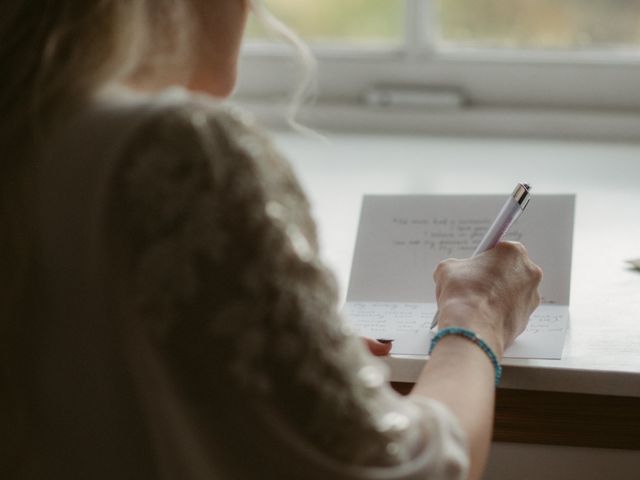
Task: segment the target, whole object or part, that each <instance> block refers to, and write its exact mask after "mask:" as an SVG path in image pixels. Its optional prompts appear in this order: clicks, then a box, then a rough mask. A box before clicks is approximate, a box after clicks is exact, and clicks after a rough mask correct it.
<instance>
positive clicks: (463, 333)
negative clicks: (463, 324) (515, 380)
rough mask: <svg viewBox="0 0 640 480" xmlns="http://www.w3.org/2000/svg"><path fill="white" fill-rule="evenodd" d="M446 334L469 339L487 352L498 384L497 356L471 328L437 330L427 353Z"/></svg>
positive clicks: (498, 364) (498, 367)
mask: <svg viewBox="0 0 640 480" xmlns="http://www.w3.org/2000/svg"><path fill="white" fill-rule="evenodd" d="M447 335H460V336H461V337H464V338H466V339H468V340H471V341H472V342H473V343H475V344H476V345H478V346H479V347H480V348H481V349H482V351H483V352H484V353H486V354H487V356H488V357H489V360H491V363H492V364H493V368H494V369H495V371H496V375H495V380H496V386H498V384H499V383H500V378H501V377H502V367H501V366H500V362H498V357H496V354H495V353H493V350H491V347H490V346H489V345H487V343H486V342H485V341H484V340H482V339H481V338H480V337H478V336H477V335H476V334H475V333H474V332H472V331H471V330H467V329H466V328H460V327H447V328H443V329H442V330H440V331H438V333H436V334H435V335H434V337H433V338H432V339H431V348H429V355H431V352H433V349H434V348H436V345H437V344H438V342H439V341H440V340H442V339H443V338H444V337H446V336H447Z"/></svg>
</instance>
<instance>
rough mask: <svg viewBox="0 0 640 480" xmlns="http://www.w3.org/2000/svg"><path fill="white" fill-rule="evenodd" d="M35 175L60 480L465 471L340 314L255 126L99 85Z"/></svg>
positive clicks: (49, 446)
mask: <svg viewBox="0 0 640 480" xmlns="http://www.w3.org/2000/svg"><path fill="white" fill-rule="evenodd" d="M39 182H40V183H39V187H38V188H39V190H40V191H41V192H42V195H41V197H40V199H39V203H38V205H39V208H38V211H39V212H40V219H41V220H40V225H41V226H40V237H41V244H42V248H41V251H42V254H41V256H42V261H41V263H42V274H41V277H42V285H43V290H42V291H43V292H45V294H43V298H42V299H41V300H40V304H41V305H42V307H41V309H40V311H41V312H42V313H43V315H41V317H42V318H41V320H40V323H41V324H42V325H40V327H39V328H40V331H41V332H43V333H42V336H43V338H45V339H46V340H41V343H46V344H47V345H48V347H47V349H45V350H46V351H45V352H44V353H43V354H41V355H40V357H41V360H40V362H41V365H40V364H38V363H37V362H36V367H35V368H36V370H38V369H40V370H41V371H42V373H41V375H40V376H41V377H42V378H46V379H47V380H40V381H38V382H37V384H36V386H35V390H36V391H37V392H38V395H39V398H40V399H41V400H42V402H43V403H46V404H47V405H46V406H45V407H42V406H41V405H40V407H39V411H40V417H38V418H42V419H44V420H42V422H43V424H45V423H46V424H48V425H49V424H53V425H57V424H60V425H64V427H61V428H60V429H57V430H56V429H55V428H49V429H46V432H45V428H44V427H42V431H41V432H40V435H39V437H40V438H41V441H40V443H42V445H41V446H40V447H37V448H34V452H35V453H34V457H37V458H38V459H39V462H35V464H40V465H43V466H44V467H42V468H46V469H47V471H48V472H49V473H50V478H56V475H54V474H53V472H57V474H59V475H60V477H62V476H68V475H71V476H72V477H73V478H89V477H84V476H83V474H89V473H90V475H91V478H116V477H117V478H180V479H200V478H202V479H204V478H207V479H210V478H220V479H227V478H242V479H250V478H283V479H284V478H292V479H293V478H336V479H339V478H340V479H341V478H344V479H458V478H464V477H465V476H466V469H467V463H468V453H467V451H466V446H465V441H464V438H463V437H462V435H461V433H460V429H459V427H458V425H457V423H456V421H455V419H454V418H453V417H452V415H451V414H450V413H449V412H448V411H447V409H446V408H445V407H444V406H443V405H441V404H439V403H437V402H435V401H427V400H418V399H416V398H413V397H407V398H404V397H401V396H399V395H397V394H396V393H395V392H393V391H392V390H391V389H390V387H389V386H388V384H387V382H386V380H387V372H386V369H385V367H384V365H383V364H382V363H381V362H379V361H377V360H376V359H375V358H373V357H372V356H371V355H370V354H369V353H368V352H367V351H366V349H365V348H364V346H363V343H362V341H361V340H360V339H358V338H357V337H355V336H354V335H353V334H352V333H351V332H350V331H349V328H348V327H347V326H346V325H345V323H344V322H343V319H342V318H341V316H340V314H339V311H338V305H337V295H336V286H335V282H334V279H333V277H332V275H331V273H330V272H329V271H327V269H326V268H325V267H324V265H323V264H322V262H321V261H320V260H319V257H318V249H317V239H316V232H315V227H314V222H313V220H312V219H311V217H310V214H309V204H308V201H307V199H306V197H305V195H304V194H303V192H302V191H301V189H300V186H299V184H298V182H297V181H296V178H295V177H294V175H293V173H292V171H291V169H290V167H289V166H288V165H287V163H286V162H285V161H284V160H283V159H282V157H281V156H280V155H279V153H278V152H277V151H276V150H275V149H274V148H273V146H272V145H271V144H270V142H269V141H268V140H267V139H266V138H265V137H264V135H263V134H261V133H260V132H259V131H258V130H257V129H256V128H255V127H254V126H252V125H251V122H250V121H248V120H247V119H246V118H245V117H244V116H243V115H241V114H239V113H237V112H234V111H232V110H230V109H229V108H228V107H224V106H221V105H219V104H218V103H216V102H214V101H213V100H211V99H207V98H205V97H195V96H191V95H189V94H187V93H185V92H183V91H176V90H173V91H170V92H165V93H163V94H161V95H157V96H153V97H142V96H135V95H129V94H122V93H117V94H116V93H114V92H110V93H105V94H103V95H102V96H100V97H98V99H96V101H95V102H94V103H92V104H91V105H90V106H89V107H87V108H86V110H85V111H83V112H80V113H78V114H77V115H76V116H75V117H74V118H73V119H71V120H69V121H68V122H65V124H64V125H63V126H61V128H59V129H58V132H57V133H56V135H55V136H54V137H53V138H52V139H51V140H50V145H49V146H48V148H47V149H46V151H45V152H44V153H43V155H42V161H41V166H40V175H39ZM43 325H45V326H43ZM34 345H36V347H34V348H37V346H38V345H40V346H41V344H40V343H38V342H35V343H34ZM38 365H40V366H38ZM61 405H63V406H64V408H62V407H61ZM70 412H71V413H72V414H70ZM61 417H64V420H61ZM114 445H116V446H114ZM43 451H47V452H49V453H43ZM52 451H53V452H54V453H51V452H52ZM38 452H39V453H38ZM63 452H64V453H63ZM60 455H63V457H64V458H66V459H67V460H66V461H65V462H61V461H60V460H59V457H60ZM36 471H37V470H36ZM78 473H80V474H79V475H78ZM34 476H37V474H34Z"/></svg>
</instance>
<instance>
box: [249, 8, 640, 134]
mask: <svg viewBox="0 0 640 480" xmlns="http://www.w3.org/2000/svg"><path fill="white" fill-rule="evenodd" d="M434 2H435V0H404V5H405V15H404V18H405V26H406V30H405V36H404V42H403V43H402V44H400V45H397V46H394V45H389V46H383V47H381V46H373V47H368V48H367V47H362V46H357V47H350V46H345V47H339V46H322V45H317V46H314V47H313V50H314V53H315V55H316V58H317V60H318V64H319V71H318V76H317V93H316V99H315V103H314V105H315V106H309V107H306V109H305V110H306V114H307V117H308V118H309V119H310V121H311V122H312V123H313V118H314V110H316V111H321V110H322V109H324V110H325V111H327V112H328V109H330V107H331V106H332V105H333V106H334V107H335V108H337V109H340V108H342V109H343V110H344V109H345V108H348V109H352V110H353V111H354V112H355V111H357V110H358V109H360V110H365V111H366V110H369V111H370V113H371V111H373V112H375V114H376V115H381V116H383V117H384V114H385V113H393V115H388V116H389V118H392V117H397V116H398V114H399V112H400V111H401V110H402V109H403V108H405V110H407V113H410V114H411V116H412V117H416V116H418V117H419V115H418V114H419V113H422V114H423V115H424V116H425V117H429V116H442V115H443V114H446V115H449V116H455V114H458V115H459V116H461V117H464V116H465V115H466V116H467V117H469V114H473V115H474V116H477V117H479V120H478V121H482V120H480V119H481V117H482V116H481V115H477V114H478V113H479V112H482V111H487V112H494V113H495V112H498V111H502V112H504V113H505V114H506V115H507V117H508V116H511V117H513V116H514V114H517V115H515V116H517V117H518V118H524V117H523V113H524V112H532V113H534V114H535V115H534V116H533V117H532V119H533V120H529V121H524V123H523V128H522V130H524V131H527V129H528V130H530V131H531V132H532V133H533V134H534V135H536V134H537V133H541V134H542V135H543V136H546V135H545V128H544V125H539V127H538V128H536V123H538V124H541V123H545V121H541V120H535V119H534V118H538V119H540V118H541V116H542V117H544V115H543V114H546V115H547V116H548V117H549V118H552V117H554V116H555V117H556V119H555V121H553V122H551V123H550V124H549V125H551V124H552V125H553V128H554V130H553V131H554V132H556V133H558V134H563V131H565V132H570V131H572V128H571V126H570V125H567V126H566V128H559V126H558V125H557V124H558V122H559V121H560V119H561V118H566V119H569V118H575V117H576V115H577V116H580V115H581V116H582V117H583V118H584V119H586V118H587V117H589V118H590V119H591V120H590V121H589V122H587V123H589V124H594V125H595V124H597V118H598V117H601V118H602V119H604V118H605V117H607V116H608V117H609V118H610V119H611V118H613V117H612V116H617V117H616V121H615V122H614V124H615V128H613V127H612V128H611V131H607V129H606V128H605V129H604V130H602V129H598V128H595V130H597V132H598V133H599V134H601V135H603V136H604V137H611V138H615V137H616V136H621V137H622V138H623V139H635V138H640V125H638V123H640V122H639V121H638V118H636V117H637V116H640V48H639V49H638V52H631V51H618V50H608V51H604V50H601V51H598V50H595V49H594V50H590V51H578V52H573V51H571V52H569V51H567V52H557V51H554V52H547V51H540V50H518V51H516V50H498V49H495V50H494V49H484V48H463V47H442V46H438V47H436V44H435V42H434V39H435V38H436V37H437V35H436V33H437V30H436V28H434V27H432V28H429V25H433V24H434V23H433V19H434V18H435V3H434ZM240 72H241V74H240V82H239V86H238V94H237V98H238V99H239V100H240V102H241V103H242V102H244V103H246V104H253V105H254V106H255V105H256V104H260V106H261V107H260V108H261V109H262V111H263V112H264V111H265V109H266V105H267V104H275V105H281V104H282V101H283V99H284V98H286V97H287V95H288V94H289V93H290V92H291V91H292V89H293V88H294V85H295V80H296V78H297V72H296V65H295V61H293V60H292V54H291V50H290V49H289V48H287V47H286V46H283V45H273V44H264V43H263V44H259V43H257V44H256V43H254V44H247V45H245V46H244V47H243V52H242V56H241V61H240ZM377 86H387V87H390V88H397V89H400V90H402V89H406V88H419V89H424V90H425V91H430V90H433V91H448V92H456V93H457V94H459V95H460V98H461V105H460V106H458V107H457V108H450V109H447V110H446V111H445V112H443V111H442V108H441V106H437V107H435V108H429V107H428V106H426V107H425V106H422V108H415V109H411V108H406V107H407V106H406V105H405V106H397V107H395V106H393V108H387V109H386V110H385V109H381V108H379V106H375V105H374V106H372V105H368V104H367V102H366V101H365V100H364V99H365V98H366V96H365V93H366V92H367V91H370V90H371V89H372V88H376V87H377ZM388 110H393V111H392V112H389V111H388ZM408 110H412V111H411V112H409V111H408ZM316 113H317V112H316ZM361 113H362V115H364V112H361ZM327 115H328V113H327ZM316 116H317V115H316ZM345 117H348V115H347V116H345ZM489 117H491V115H489ZM381 120H382V119H380V120H378V121H377V123H380V121H381ZM574 121H575V120H574ZM469 122H471V120H469ZM321 123H322V122H320V124H321ZM366 123H367V122H364V124H366ZM377 123H376V124H377ZM396 123H397V121H396ZM400 123H402V122H400ZM453 123H454V122H453ZM463 123H464V124H466V123H465V122H463ZM471 123H473V122H471ZM499 123H500V122H498V124H499ZM560 123H562V122H560ZM578 123H580V122H578ZM621 123H624V124H625V128H622V129H621V128H620V124H621ZM425 124H429V122H428V121H426V122H425ZM333 125H335V126H336V127H340V122H339V121H337V122H334V123H333ZM486 126H487V127H488V128H489V129H490V127H491V125H490V124H487V125H486ZM525 127H527V128H525ZM363 128H364V129H366V128H367V127H366V125H363ZM465 128H466V129H467V130H468V129H469V127H468V126H467V127H465ZM416 130H422V129H421V128H418V129H416ZM427 130H429V129H427ZM445 130H447V129H445ZM449 130H450V132H451V133H458V132H457V129H456V128H455V127H454V126H453V125H452V127H451V128H450V129H449ZM472 130H473V129H472ZM480 130H482V129H480ZM547 130H549V129H548V128H547ZM573 130H575V128H574V129H573ZM593 130H594V128H591V129H587V130H586V131H585V132H584V134H585V136H592V135H593V133H594V132H593ZM496 131H497V132H498V131H499V129H497V128H496ZM462 133H464V132H462ZM573 133H574V134H577V135H578V136H580V135H579V132H577V131H575V132H573Z"/></svg>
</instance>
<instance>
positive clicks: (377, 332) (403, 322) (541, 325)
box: [344, 302, 569, 359]
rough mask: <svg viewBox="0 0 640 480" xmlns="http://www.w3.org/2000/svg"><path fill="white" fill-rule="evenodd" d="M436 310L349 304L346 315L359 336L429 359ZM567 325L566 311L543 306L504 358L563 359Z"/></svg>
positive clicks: (411, 305) (423, 305)
mask: <svg viewBox="0 0 640 480" xmlns="http://www.w3.org/2000/svg"><path fill="white" fill-rule="evenodd" d="M436 308H437V307H436V304H434V303H394V302H347V303H346V304H345V307H344V313H345V316H346V317H347V319H348V320H349V321H350V322H351V324H352V325H353V327H354V328H355V329H356V331H357V333H358V334H359V335H362V336H365V337H370V338H388V339H393V340H394V342H393V348H392V350H391V353H392V354H396V355H416V356H426V355H427V354H428V353H429V345H430V344H431V338H432V335H433V332H431V331H430V329H429V327H430V323H431V319H432V318H433V315H434V314H435V312H436ZM568 322H569V312H568V309H567V308H566V307H564V306H557V305H541V306H540V307H538V309H537V310H536V311H535V312H534V313H533V315H532V316H531V319H530V320H529V324H528V326H527V329H526V330H525V331H524V333H522V335H520V336H519V337H518V338H517V339H516V341H515V342H514V343H513V345H511V346H510V347H509V348H508V349H507V350H506V351H505V354H504V357H505V358H541V359H542V358H546V359H560V358H561V357H562V348H563V346H564V335H565V332H566V330H567V327H568Z"/></svg>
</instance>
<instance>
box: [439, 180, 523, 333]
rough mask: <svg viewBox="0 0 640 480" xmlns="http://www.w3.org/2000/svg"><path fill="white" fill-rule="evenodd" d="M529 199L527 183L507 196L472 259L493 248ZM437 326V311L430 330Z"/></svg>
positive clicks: (518, 185) (521, 184)
mask: <svg viewBox="0 0 640 480" xmlns="http://www.w3.org/2000/svg"><path fill="white" fill-rule="evenodd" d="M530 199H531V185H529V184H528V183H518V184H517V185H516V188H515V189H514V190H513V193H512V194H511V195H509V198H507V201H506V202H505V204H504V205H503V206H502V208H501V209H500V213H498V216H497V217H496V219H495V220H494V221H493V223H492V224H491V226H490V227H489V230H487V233H485V235H484V237H483V238H482V240H481V241H480V243H479V244H478V246H477V247H476V249H475V251H474V252H473V255H472V257H475V256H476V255H478V254H480V253H482V252H486V251H487V250H490V249H492V248H493V247H495V246H496V245H497V244H498V242H500V240H502V238H503V237H504V236H505V235H506V233H507V232H508V231H509V228H511V225H513V223H514V222H515V221H516V220H517V219H518V217H520V215H522V212H524V209H525V208H527V205H529V200H530ZM437 324H438V311H436V314H435V315H434V316H433V320H432V321H431V328H433V327H435V326H436V325H437Z"/></svg>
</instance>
